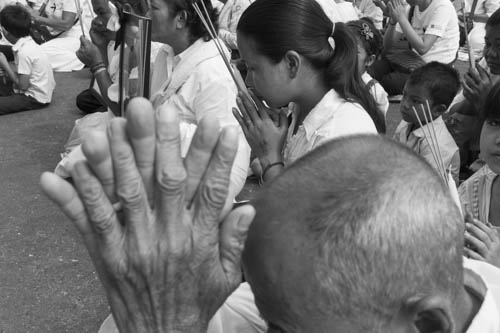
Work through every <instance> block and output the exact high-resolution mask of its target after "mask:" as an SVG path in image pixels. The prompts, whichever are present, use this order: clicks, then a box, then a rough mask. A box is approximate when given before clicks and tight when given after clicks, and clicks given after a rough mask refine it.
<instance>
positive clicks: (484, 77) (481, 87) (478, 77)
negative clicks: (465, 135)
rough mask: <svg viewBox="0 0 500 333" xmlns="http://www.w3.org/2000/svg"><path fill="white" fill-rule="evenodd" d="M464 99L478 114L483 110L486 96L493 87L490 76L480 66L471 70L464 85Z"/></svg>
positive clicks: (465, 78)
mask: <svg viewBox="0 0 500 333" xmlns="http://www.w3.org/2000/svg"><path fill="white" fill-rule="evenodd" d="M462 85H463V88H464V91H463V94H464V97H465V98H466V99H467V100H468V101H469V103H470V104H471V105H472V106H473V107H474V109H475V110H476V112H479V111H480V110H482V107H483V103H484V101H485V100H486V95H487V94H488V92H489V91H490V89H491V87H492V86H493V82H492V80H491V77H490V74H489V73H488V72H487V71H486V69H484V68H483V67H481V66H480V65H479V64H477V65H476V68H469V70H468V71H467V73H465V75H464V81H463V83H462Z"/></svg>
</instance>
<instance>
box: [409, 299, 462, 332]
mask: <svg viewBox="0 0 500 333" xmlns="http://www.w3.org/2000/svg"><path fill="white" fill-rule="evenodd" d="M404 311H405V313H406V314H407V316H406V317H407V318H408V319H409V321H410V323H409V325H410V326H411V327H412V332H419V333H451V332H454V331H455V326H456V324H455V321H454V319H453V315H452V306H451V303H450V302H449V300H448V299H447V298H446V297H445V296H441V295H431V296H423V297H421V298H418V299H416V300H415V299H414V300H412V301H411V302H408V303H407V304H406V305H405V309H404Z"/></svg>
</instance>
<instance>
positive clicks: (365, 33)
mask: <svg viewBox="0 0 500 333" xmlns="http://www.w3.org/2000/svg"><path fill="white" fill-rule="evenodd" d="M347 26H348V27H349V28H350V29H351V31H352V32H353V33H354V35H355V36H356V41H357V43H358V70H359V73H360V75H361V79H362V80H363V82H364V83H365V84H366V87H367V88H368V90H369V91H370V93H371V94H372V95H373V98H375V101H376V102H377V105H378V108H379V109H380V111H381V112H382V113H383V114H384V116H385V115H386V113H387V110H388V109H389V100H388V98H387V93H386V92H385V90H384V88H382V86H381V85H380V84H379V83H378V82H377V81H376V80H375V79H374V78H372V77H371V76H370V74H368V73H367V71H366V70H367V68H369V67H370V66H371V65H373V63H374V62H375V60H376V59H377V58H378V56H379V54H380V52H381V51H382V43H383V40H382V35H381V34H380V32H379V31H378V30H377V29H376V28H375V25H374V24H373V22H372V21H371V20H370V19H369V18H362V19H360V20H358V21H351V22H348V23H347Z"/></svg>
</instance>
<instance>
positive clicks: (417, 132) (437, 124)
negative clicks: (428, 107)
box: [406, 116, 445, 138]
mask: <svg viewBox="0 0 500 333" xmlns="http://www.w3.org/2000/svg"><path fill="white" fill-rule="evenodd" d="M432 122H433V124H434V129H435V130H436V131H438V130H439V129H440V128H442V127H443V126H445V124H444V121H443V117H441V116H439V117H437V118H436V119H434V120H433V121H432ZM408 126H410V123H407V125H406V127H408ZM424 130H425V131H424ZM430 130H431V129H430V124H426V125H424V126H422V127H419V128H417V129H416V130H414V131H413V132H412V133H413V135H415V136H416V137H419V138H423V137H425V136H426V134H427V135H428V133H429V131H430Z"/></svg>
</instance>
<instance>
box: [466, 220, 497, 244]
mask: <svg viewBox="0 0 500 333" xmlns="http://www.w3.org/2000/svg"><path fill="white" fill-rule="evenodd" d="M487 228H488V227H486V226H485V225H484V224H482V223H481V222H480V223H477V222H476V221H473V222H472V223H466V224H465V230H466V231H468V232H469V233H470V234H471V235H473V236H474V237H476V238H477V239H479V240H480V241H481V242H483V243H484V244H486V245H487V246H489V244H490V243H491V239H490V237H489V236H488V232H487V231H485V230H487Z"/></svg>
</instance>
